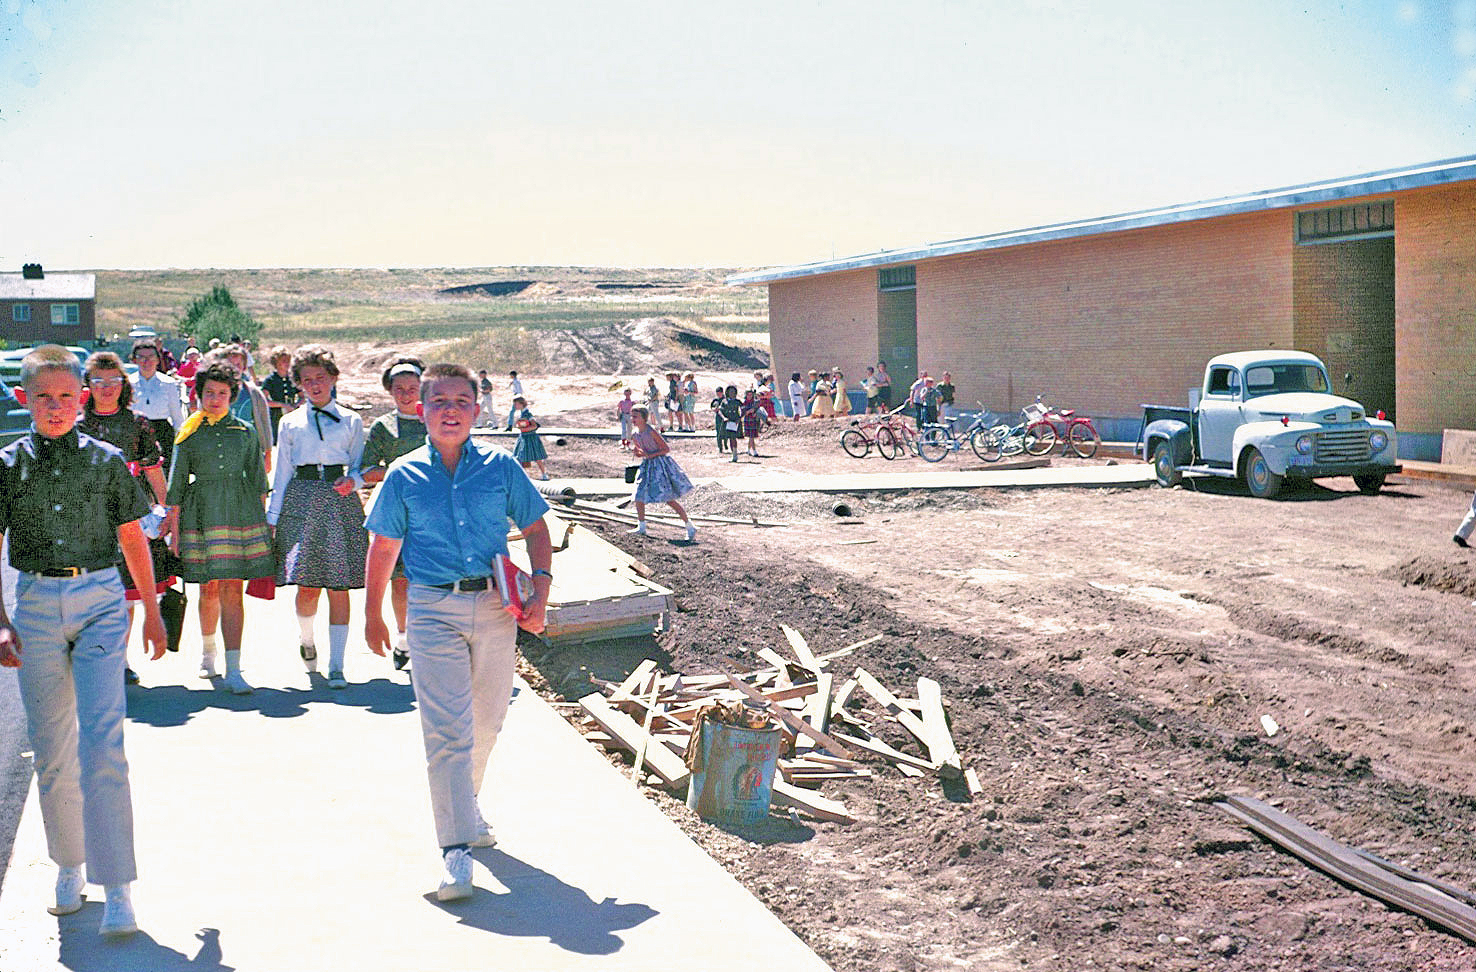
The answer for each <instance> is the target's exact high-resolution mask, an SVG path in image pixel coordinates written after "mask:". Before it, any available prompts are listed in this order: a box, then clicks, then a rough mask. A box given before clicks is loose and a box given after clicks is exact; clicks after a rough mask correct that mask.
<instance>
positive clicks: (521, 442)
mask: <svg viewBox="0 0 1476 972" xmlns="http://www.w3.org/2000/svg"><path fill="white" fill-rule="evenodd" d="M513 414H514V415H516V416H517V420H516V424H517V427H518V432H519V435H518V444H517V445H516V446H514V447H513V458H514V459H516V460H517V461H518V462H520V463H522V464H523V469H524V470H526V469H527V468H528V467H529V466H534V465H536V466H537V467H538V478H539V479H544V480H546V479H548V470H547V469H544V468H543V460H545V459H547V458H548V452H547V450H545V449H544V448H543V440H542V439H540V438H538V420H537V419H535V418H534V417H533V411H532V410H531V409H530V408H528V401H527V399H525V398H523V397H522V396H521V395H519V396H518V397H517V398H514V399H513Z"/></svg>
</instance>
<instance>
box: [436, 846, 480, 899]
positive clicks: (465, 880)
mask: <svg viewBox="0 0 1476 972" xmlns="http://www.w3.org/2000/svg"><path fill="white" fill-rule="evenodd" d="M441 863H442V865H443V866H444V868H445V874H443V875H442V876H441V886H440V887H439V888H437V889H436V900H437V901H460V900H462V899H463V898H470V897H471V896H472V892H473V890H475V889H474V888H472V857H471V853H470V852H468V851H467V850H466V849H464V848H461V847H453V848H452V849H451V850H448V851H447V852H446V854H445V856H444V857H442V858H441Z"/></svg>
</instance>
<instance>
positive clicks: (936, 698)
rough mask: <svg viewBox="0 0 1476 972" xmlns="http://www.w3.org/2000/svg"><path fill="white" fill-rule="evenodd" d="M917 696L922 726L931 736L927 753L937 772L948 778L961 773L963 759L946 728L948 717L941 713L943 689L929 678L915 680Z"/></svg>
mask: <svg viewBox="0 0 1476 972" xmlns="http://www.w3.org/2000/svg"><path fill="white" fill-rule="evenodd" d="M917 697H918V699H919V700H920V701H921V702H922V721H923V726H924V728H926V729H927V730H928V735H929V736H931V737H932V739H931V741H930V742H929V743H928V755H929V756H931V757H932V759H933V762H935V763H937V764H938V773H939V774H940V775H941V776H946V777H948V778H950V779H957V778H958V777H960V776H962V775H963V760H961V759H959V757H958V747H957V746H955V745H954V742H953V733H952V732H951V731H949V728H948V717H947V716H946V715H944V713H943V689H942V687H941V686H940V685H939V684H938V683H937V682H935V681H934V680H933V679H931V678H920V679H918V680H917Z"/></svg>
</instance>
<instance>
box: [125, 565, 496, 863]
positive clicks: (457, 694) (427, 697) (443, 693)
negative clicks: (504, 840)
mask: <svg viewBox="0 0 1476 972" xmlns="http://www.w3.org/2000/svg"><path fill="white" fill-rule="evenodd" d="M517 635H518V627H517V622H516V621H514V620H513V617H512V615H511V614H509V613H507V611H505V610H503V607H502V599H501V598H500V597H499V596H498V594H497V589H496V588H495V587H494V588H492V589H490V590H487V591H483V592H480V593H474V594H463V593H460V592H457V591H445V590H441V589H440V588H436V587H427V586H426V585H424V584H411V585H410V591H409V612H408V614H407V617H406V625H405V638H406V640H407V641H408V642H409V645H410V667H411V670H412V671H414V672H415V678H414V680H413V681H414V685H415V704H416V708H418V709H419V710H420V730H421V733H422V735H423V736H424V737H425V771H426V777H427V778H428V780H429V782H430V798H431V812H432V815H433V816H434V818H435V823H436V843H437V844H438V845H439V846H441V847H449V846H450V845H452V844H467V843H470V842H471V841H472V840H474V839H475V838H476V836H477V816H478V812H479V811H478V809H477V794H478V793H479V792H480V791H481V789H482V778H483V776H484V775H485V774H486V771H487V760H488V758H489V757H490V756H491V755H492V747H493V746H494V745H495V744H496V743H497V734H498V733H499V732H501V731H502V722H503V720H504V719H505V718H506V717H507V707H508V703H509V702H511V701H512V688H513V665H514V654H515V651H516V645H517ZM119 678H120V679H121V678H122V675H121V673H120V675H119Z"/></svg>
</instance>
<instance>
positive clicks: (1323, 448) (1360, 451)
mask: <svg viewBox="0 0 1476 972" xmlns="http://www.w3.org/2000/svg"><path fill="white" fill-rule="evenodd" d="M1313 450H1314V451H1313V455H1314V458H1315V459H1316V460H1317V462H1318V463H1319V464H1320V463H1340V462H1348V463H1353V462H1367V461H1368V459H1369V456H1370V455H1372V453H1371V452H1370V451H1369V448H1368V430H1367V429H1349V430H1348V431H1346V432H1319V433H1318V434H1317V439H1316V442H1315V445H1314V446H1313Z"/></svg>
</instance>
